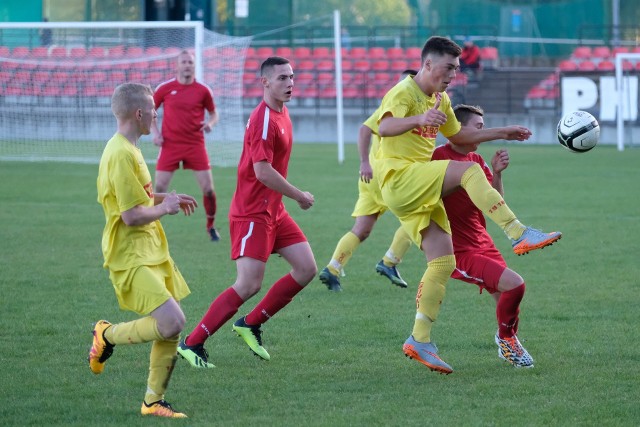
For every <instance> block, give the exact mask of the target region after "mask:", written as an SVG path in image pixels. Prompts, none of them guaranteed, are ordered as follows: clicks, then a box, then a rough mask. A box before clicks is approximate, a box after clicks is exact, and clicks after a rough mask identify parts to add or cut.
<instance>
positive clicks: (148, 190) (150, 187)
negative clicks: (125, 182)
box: [143, 182, 153, 199]
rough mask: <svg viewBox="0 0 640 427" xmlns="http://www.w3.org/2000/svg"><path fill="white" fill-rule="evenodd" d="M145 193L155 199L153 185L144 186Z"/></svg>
mask: <svg viewBox="0 0 640 427" xmlns="http://www.w3.org/2000/svg"><path fill="white" fill-rule="evenodd" d="M143 188H144V191H145V192H146V193H147V196H149V198H150V199H153V184H152V183H151V182H149V183H147V184H145V185H144V187H143Z"/></svg>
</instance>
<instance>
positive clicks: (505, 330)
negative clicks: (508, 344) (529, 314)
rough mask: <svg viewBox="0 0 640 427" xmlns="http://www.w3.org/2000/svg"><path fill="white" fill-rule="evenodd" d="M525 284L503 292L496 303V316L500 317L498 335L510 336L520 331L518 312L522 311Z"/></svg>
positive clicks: (501, 336) (502, 336)
mask: <svg viewBox="0 0 640 427" xmlns="http://www.w3.org/2000/svg"><path fill="white" fill-rule="evenodd" d="M524 290H525V284H524V283H523V284H522V285H520V286H518V287H517V288H514V289H511V290H510V291H507V292H502V293H501V294H500V298H499V299H498V304H497V305H496V317H497V319H498V336H499V337H500V338H510V337H513V336H515V335H516V334H517V332H518V314H519V313H520V302H521V301H522V298H523V297H524Z"/></svg>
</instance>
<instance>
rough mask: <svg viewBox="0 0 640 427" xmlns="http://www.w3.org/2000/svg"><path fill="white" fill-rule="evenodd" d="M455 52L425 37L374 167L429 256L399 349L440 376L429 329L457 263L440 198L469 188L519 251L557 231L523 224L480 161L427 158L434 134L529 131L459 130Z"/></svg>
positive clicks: (389, 112) (480, 138)
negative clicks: (453, 90) (451, 92)
mask: <svg viewBox="0 0 640 427" xmlns="http://www.w3.org/2000/svg"><path fill="white" fill-rule="evenodd" d="M460 53H461V49H460V46H458V45H457V44H456V43H454V42H453V41H451V40H449V39H447V38H444V37H438V36H434V37H431V38H429V39H428V40H427V42H426V43H425V45H424V47H423V49H422V54H421V62H422V63H421V67H420V70H419V71H418V74H416V75H415V77H413V78H411V77H407V78H405V79H404V80H403V81H401V82H400V83H398V84H397V85H396V86H394V87H393V88H392V89H391V90H390V91H389V92H388V93H387V94H386V95H385V97H384V99H383V100H382V105H381V108H380V110H379V111H380V116H379V134H380V136H381V142H380V150H379V152H378V154H379V158H380V162H379V163H378V164H379V165H380V166H379V167H378V170H377V171H374V172H376V174H377V178H378V182H379V184H380V186H381V192H382V198H383V199H384V201H385V203H386V204H387V206H389V209H390V210H391V211H392V212H393V213H394V214H395V215H396V216H397V217H398V218H399V219H400V223H401V224H402V226H403V227H404V229H405V231H407V233H408V234H409V235H410V236H411V238H412V240H413V241H414V242H415V243H416V244H417V245H418V246H419V247H420V248H421V249H422V250H423V251H424V254H425V257H426V259H427V269H426V271H425V273H424V275H423V276H422V279H421V280H420V284H419V286H418V291H417V295H416V304H417V312H416V317H415V322H414V326H413V331H412V334H411V336H409V338H408V339H407V340H406V341H405V343H404V345H403V351H404V353H405V355H407V356H409V357H411V358H414V359H416V360H418V361H419V362H420V363H422V364H424V365H426V366H427V367H428V368H430V369H431V370H435V371H438V372H441V373H445V374H449V373H451V372H453V369H452V368H451V366H449V365H448V364H447V363H445V362H444V361H443V360H442V359H440V357H438V355H437V352H438V350H437V348H436V346H435V345H434V344H433V343H432V342H431V327H432V324H433V322H435V321H436V319H437V317H438V313H439V311H440V304H441V303H442V300H443V299H444V295H445V286H446V283H447V280H448V278H449V276H450V275H451V273H452V272H453V270H454V268H455V266H456V263H455V257H454V252H453V244H452V240H451V229H450V226H449V221H448V219H447V214H446V211H445V209H444V205H443V203H442V195H443V194H447V193H449V192H451V191H453V190H455V189H456V188H459V187H461V188H463V189H464V190H466V192H467V194H468V195H469V197H470V198H471V201H472V202H473V204H474V205H476V206H477V207H478V208H479V209H480V210H482V211H483V212H484V213H485V214H486V215H487V216H488V217H489V218H490V219H491V220H492V221H494V222H495V223H496V224H498V225H499V226H500V227H501V228H502V229H503V230H504V232H505V233H506V234H507V236H508V237H509V238H510V239H511V240H512V247H513V250H514V252H515V253H516V254H518V255H521V254H526V253H528V252H530V251H532V250H534V249H540V248H543V247H545V246H548V245H550V244H552V243H553V242H555V241H557V240H558V239H560V237H561V236H562V234H561V233H559V232H553V233H543V232H541V231H539V230H536V229H533V228H531V227H526V226H524V225H522V223H520V222H519V221H518V219H517V218H516V216H515V215H514V213H513V212H512V211H511V210H510V209H509V207H508V206H507V205H506V203H505V201H504V200H503V198H502V196H501V195H500V193H499V192H498V191H496V190H495V189H494V188H493V187H491V185H490V184H489V182H488V181H487V179H486V177H485V175H484V172H483V171H482V168H481V167H480V165H478V164H477V163H475V162H460V161H453V160H437V161H436V160H434V161H432V160H431V155H432V153H433V150H434V148H435V139H436V135H437V133H438V132H441V133H442V134H443V135H444V136H445V137H446V138H448V139H449V141H450V142H451V143H452V144H479V143H482V142H486V141H492V140H498V139H505V140H517V141H525V140H527V139H528V138H529V137H530V136H531V131H530V130H529V129H527V128H526V127H522V126H507V127H500V128H485V129H469V128H462V129H461V127H460V123H458V121H457V120H456V118H455V115H454V113H453V109H452V108H451V101H450V100H449V97H448V96H447V94H446V92H445V90H446V88H447V86H448V84H449V83H450V82H451V81H452V80H453V79H454V77H455V75H456V71H457V70H458V68H459V66H460V62H459V59H458V57H459V56H460Z"/></svg>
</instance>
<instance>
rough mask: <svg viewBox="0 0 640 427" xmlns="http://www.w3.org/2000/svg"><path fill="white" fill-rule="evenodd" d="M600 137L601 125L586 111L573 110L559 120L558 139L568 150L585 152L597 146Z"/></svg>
mask: <svg viewBox="0 0 640 427" xmlns="http://www.w3.org/2000/svg"><path fill="white" fill-rule="evenodd" d="M599 139H600V125H599V124H598V121H597V120H596V118H595V117H593V116H592V115H591V114H589V113H587V112H586V111H572V112H570V113H567V114H565V115H564V117H562V119H560V122H558V141H559V142H560V144H562V146H563V147H565V148H566V149H567V150H569V151H572V152H574V153H584V152H586V151H589V150H591V149H592V148H593V147H595V146H596V144H597V143H598V140H599Z"/></svg>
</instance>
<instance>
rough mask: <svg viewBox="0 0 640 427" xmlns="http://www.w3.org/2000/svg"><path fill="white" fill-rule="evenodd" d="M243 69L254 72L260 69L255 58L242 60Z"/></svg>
mask: <svg viewBox="0 0 640 427" xmlns="http://www.w3.org/2000/svg"><path fill="white" fill-rule="evenodd" d="M244 70H245V73H246V72H247V71H249V72H252V73H256V72H258V71H259V70H260V62H259V61H258V60H257V59H247V60H245V61H244Z"/></svg>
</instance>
